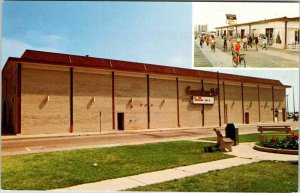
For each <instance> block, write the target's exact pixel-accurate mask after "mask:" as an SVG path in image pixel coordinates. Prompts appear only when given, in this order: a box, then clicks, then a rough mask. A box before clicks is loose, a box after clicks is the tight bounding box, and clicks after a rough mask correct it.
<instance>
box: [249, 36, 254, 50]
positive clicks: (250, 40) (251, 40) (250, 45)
mask: <svg viewBox="0 0 300 193" xmlns="http://www.w3.org/2000/svg"><path fill="white" fill-rule="evenodd" d="M252 42H253V39H252V37H251V36H249V38H248V46H249V47H251V48H252Z"/></svg>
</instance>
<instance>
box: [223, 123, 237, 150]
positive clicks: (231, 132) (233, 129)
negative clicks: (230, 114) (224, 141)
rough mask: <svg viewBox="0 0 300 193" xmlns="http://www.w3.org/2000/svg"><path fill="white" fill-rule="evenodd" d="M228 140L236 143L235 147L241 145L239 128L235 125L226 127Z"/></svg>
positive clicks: (229, 124) (231, 124)
mask: <svg viewBox="0 0 300 193" xmlns="http://www.w3.org/2000/svg"><path fill="white" fill-rule="evenodd" d="M225 134H226V138H230V139H232V140H233V141H234V144H233V145H238V144H239V128H238V127H237V126H236V125H234V123H228V124H227V126H226V127H225Z"/></svg>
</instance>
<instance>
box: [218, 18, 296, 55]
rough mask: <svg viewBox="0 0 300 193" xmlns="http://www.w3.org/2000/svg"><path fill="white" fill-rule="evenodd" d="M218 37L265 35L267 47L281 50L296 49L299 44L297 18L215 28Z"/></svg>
mask: <svg viewBox="0 0 300 193" xmlns="http://www.w3.org/2000/svg"><path fill="white" fill-rule="evenodd" d="M215 29H216V30H217V35H218V36H233V37H240V38H243V37H244V36H246V35H251V36H252V37H258V36H259V35H265V36H266V37H267V39H268V42H269V45H271V46H272V47H275V48H281V49H298V50H299V42H300V37H299V36H300V30H299V17H292V18H288V17H280V18H272V19H265V20H260V21H253V22H248V23H239V24H232V25H227V26H220V27H216V28H215Z"/></svg>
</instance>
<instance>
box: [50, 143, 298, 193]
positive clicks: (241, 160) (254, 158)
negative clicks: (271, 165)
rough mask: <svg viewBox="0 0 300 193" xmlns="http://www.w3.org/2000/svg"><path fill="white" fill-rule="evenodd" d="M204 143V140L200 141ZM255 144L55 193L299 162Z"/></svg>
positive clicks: (112, 188)
mask: <svg viewBox="0 0 300 193" xmlns="http://www.w3.org/2000/svg"><path fill="white" fill-rule="evenodd" d="M198 141H203V140H198ZM253 146H254V143H241V144H239V145H237V146H234V147H233V151H232V152H229V153H227V154H229V155H234V156H236V157H234V158H228V159H223V160H217V161H212V162H207V163H200V164H194V165H189V166H183V167H176V168H173V169H166V170H162V171H156V172H150V173H144V174H139V175H134V176H128V177H122V178H116V179H111V180H104V181H100V182H94V183H88V184H82V185H77V186H72V187H67V188H63V189H56V190H54V191H68V190H69V191H83V190H84V191H120V190H126V189H130V188H135V187H138V186H146V185H151V184H156V183H161V182H166V181H171V180H175V179H180V178H185V177H188V176H194V175H197V174H203V173H206V172H209V171H212V170H218V169H226V168H230V167H233V166H239V165H243V164H250V163H253V162H258V161H261V160H277V161H298V155H283V154H275V153H266V152H259V151H256V150H254V149H253Z"/></svg>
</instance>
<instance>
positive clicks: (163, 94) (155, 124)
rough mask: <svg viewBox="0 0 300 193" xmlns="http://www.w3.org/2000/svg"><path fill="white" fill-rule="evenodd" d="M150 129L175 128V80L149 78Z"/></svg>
mask: <svg viewBox="0 0 300 193" xmlns="http://www.w3.org/2000/svg"><path fill="white" fill-rule="evenodd" d="M150 120H151V124H150V128H174V127H177V86H176V79H175V78H173V79H158V78H150Z"/></svg>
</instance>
